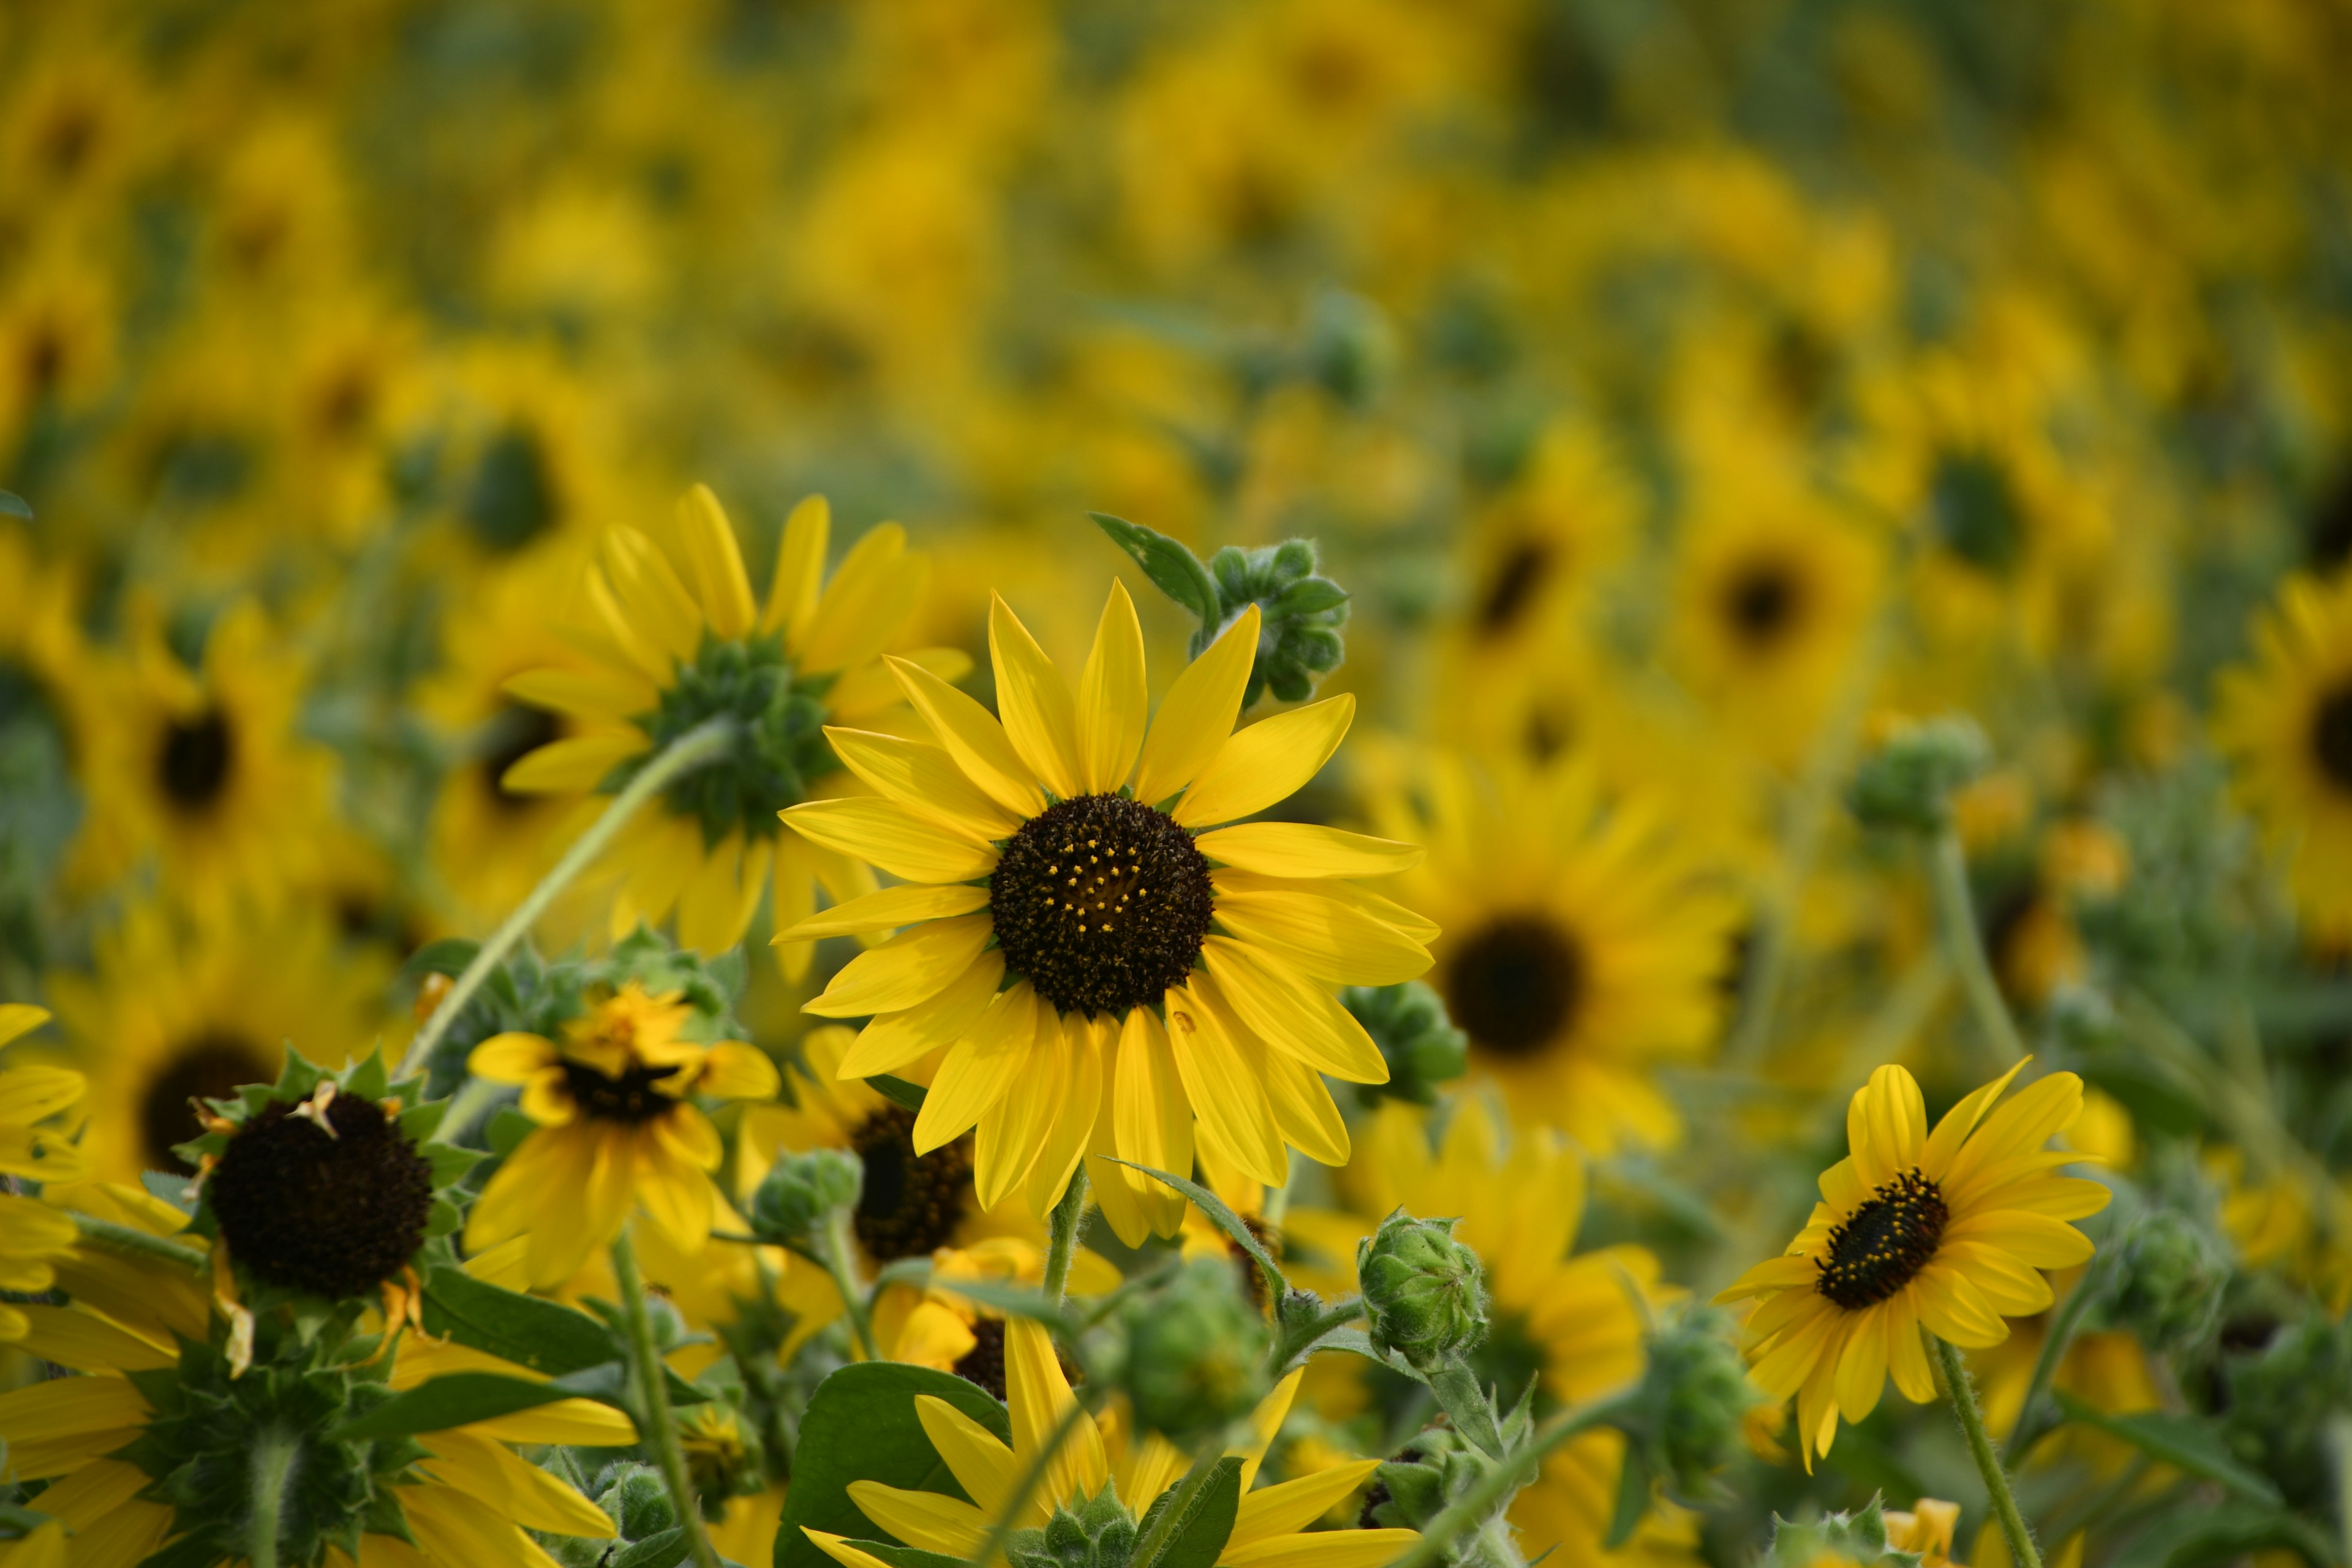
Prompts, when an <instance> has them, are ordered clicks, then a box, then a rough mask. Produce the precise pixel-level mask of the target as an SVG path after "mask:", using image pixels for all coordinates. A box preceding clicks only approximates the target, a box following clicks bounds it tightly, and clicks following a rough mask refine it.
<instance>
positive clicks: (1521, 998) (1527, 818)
mask: <svg viewBox="0 0 2352 1568" xmlns="http://www.w3.org/2000/svg"><path fill="white" fill-rule="evenodd" d="M1426 779H1427V784H1426V788H1425V789H1424V790H1419V791H1409V790H1408V789H1406V788H1404V787H1399V788H1397V789H1394V790H1392V791H1389V792H1386V793H1385V794H1384V795H1382V796H1381V797H1379V798H1376V799H1375V800H1374V801H1373V802H1372V803H1371V804H1372V807H1373V818H1374V821H1375V823H1376V824H1377V825H1379V826H1381V827H1383V828H1384V829H1385V830H1386V831H1387V832H1388V833H1389V834H1390V835H1391V837H1406V836H1408V835H1410V836H1412V837H1421V838H1425V839H1426V840H1427V841H1428V843H1429V844H1430V847H1431V853H1430V858H1429V860H1428V862H1427V864H1425V865H1423V867H1421V868H1419V869H1418V870H1416V871H1413V872H1411V873H1409V874H1408V875H1406V876H1404V877H1402V878H1400V879H1399V880H1398V896H1399V897H1400V898H1401V899H1402V900H1403V902H1404V903H1406V904H1407V905H1409V906H1410V907H1412V909H1414V910H1418V911H1419V912H1420V913H1422V914H1423V915H1426V916H1427V917H1429V919H1430V920H1432V921H1434V922H1436V924H1438V925H1439V926H1442V927H1443V928H1444V931H1445V935H1444V938H1443V939H1442V940H1441V941H1440V942H1438V943H1437V944H1436V954H1437V967H1436V973H1434V974H1433V976H1432V982H1431V983H1432V984H1434V985H1435V986H1436V987H1437V989H1438V990H1439V991H1440V992H1441V993H1443V994H1444V997H1445V1005H1446V1010H1447V1012H1448V1013H1449V1015H1450V1016H1452V1017H1453V1020H1454V1024H1455V1025H1456V1026H1458V1027H1460V1028H1461V1029H1463V1030H1464V1031H1465V1032H1466V1033H1467V1034H1468V1035H1469V1037H1470V1060H1471V1067H1472V1068H1473V1070H1474V1071H1475V1072H1478V1073H1483V1074H1485V1075H1487V1076H1489V1077H1492V1078H1493V1079H1496V1080H1497V1081H1499V1082H1500V1083H1501V1084H1502V1085H1503V1087H1504V1089H1505V1091H1506V1093H1507V1095H1508V1097H1509V1099H1510V1100H1511V1102H1512V1104H1513V1105H1514V1106H1515V1107H1517V1108H1518V1109H1520V1110H1523V1111H1524V1112H1525V1114H1527V1115H1528V1117H1529V1118H1530V1119H1532V1120H1535V1121H1551V1122H1553V1123H1555V1124H1556V1125H1558V1126H1559V1128H1560V1129H1561V1130H1562V1131H1566V1132H1567V1133H1568V1134H1569V1135H1570V1136H1571V1137H1573V1138H1575V1139H1576V1140H1577V1141H1578V1142H1580V1143H1581V1144H1583V1145H1584V1147H1585V1148H1586V1149H1587V1150H1589V1151H1591V1152H1594V1153H1599V1154H1605V1153H1608V1152H1612V1151H1613V1150H1615V1149H1616V1148H1617V1147H1618V1146H1619V1145H1621V1144H1623V1143H1627V1142H1633V1143H1644V1144H1662V1143H1666V1142H1671V1141H1672V1140H1673V1139H1674V1138H1675V1137H1676V1136H1677V1135H1678V1134H1679V1131H1680V1128H1681V1121H1680V1118H1679V1117H1678V1116H1677V1115H1676V1113H1675V1109H1674V1107H1673V1106H1672V1105H1671V1104H1669V1103H1668V1101H1667V1100H1666V1098H1665V1096H1664V1094H1663V1093H1661V1092H1660V1091H1659V1089H1658V1087H1657V1085H1656V1083H1655V1081H1654V1076H1653V1075H1654V1069H1655V1068H1657V1067H1659V1066H1660V1065H1662V1064H1665V1063H1672V1062H1688V1061H1694V1060H1696V1059H1697V1058H1699V1057H1700V1056H1701V1055H1703V1054H1704V1053H1705V1051H1706V1049H1707V1048H1708V1047H1709V1046H1710V1045H1711V1044H1712V1043H1713V1042H1714V1039H1715V1037H1716V1031H1717V1026H1718V1023H1719V1021H1720V1016H1721V1013H1722V1007H1723V994H1722V989H1721V984H1720V977H1721V975H1722V973H1723V972H1724V969H1725V968H1726V966H1727V964H1728V963H1729V961H1730V941H1731V932H1732V928H1733V925H1734V923H1735V921H1737V918H1738V910H1737V908H1736V907H1735V906H1734V904H1733V903H1732V902H1731V900H1729V899H1728V898H1727V897H1726V896H1725V895H1723V894H1722V893H1720V892H1718V891H1717V890H1715V889H1711V888H1710V887H1709V886H1708V885H1707V884H1706V882H1705V881H1704V880H1703V879H1702V878H1701V877H1700V876H1699V874H1698V871H1697V869H1696V868H1695V867H1694V866H1693V865H1692V864H1691V862H1690V860H1689V858H1688V857H1687V856H1685V854H1684V853H1682V852H1681V851H1680V849H1679V848H1678V847H1676V846H1675V844H1674V843H1672V842H1671V841H1670V840H1669V839H1668V838H1667V837H1666V834H1665V831H1664V825H1663V824H1662V823H1661V822H1660V821H1659V820H1658V819H1657V818H1656V817H1655V816H1653V815H1651V814H1650V813H1649V812H1647V811H1645V810H1644V809H1643V807H1642V805H1639V804H1638V803H1631V802H1622V801H1621V802H1618V803H1615V804H1613V805H1612V803H1611V802H1610V801H1609V800H1608V799H1607V798H1605V796H1604V793H1603V791H1602V789H1601V784H1600V782H1599V780H1598V778H1597V776H1596V775H1595V773H1594V772H1593V771H1592V768H1591V765H1590V764H1589V763H1585V762H1583V761H1581V760H1579V759H1576V758H1566V759H1562V760H1560V761H1558V762H1554V763H1549V764H1546V765H1544V766H1541V767H1529V766H1526V765H1523V764H1518V763H1504V764H1502V765H1500V766H1497V767H1495V768H1493V769H1492V770H1491V771H1489V772H1487V773H1484V774H1482V773H1479V772H1478V771H1476V770H1475V769H1474V768H1473V767H1471V766H1470V765H1469V764H1468V763H1465V762H1464V761H1462V760H1461V759H1458V758H1454V757H1441V758H1440V759H1438V760H1437V761H1436V762H1435V763H1433V764H1432V765H1431V766H1430V768H1429V770H1428V772H1427V775H1426Z"/></svg>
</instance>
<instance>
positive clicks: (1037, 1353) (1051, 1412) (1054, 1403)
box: [1004, 1318, 1110, 1504]
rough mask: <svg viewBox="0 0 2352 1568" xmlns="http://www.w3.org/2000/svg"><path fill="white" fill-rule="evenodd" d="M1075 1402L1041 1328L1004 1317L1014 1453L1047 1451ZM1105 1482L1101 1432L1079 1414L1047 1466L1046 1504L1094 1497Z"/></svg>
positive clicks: (1006, 1385) (1089, 1418)
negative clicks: (1066, 1412)
mask: <svg viewBox="0 0 2352 1568" xmlns="http://www.w3.org/2000/svg"><path fill="white" fill-rule="evenodd" d="M1076 1403H1077V1396H1076V1394H1072V1393H1071V1392H1070V1383H1069V1379H1067V1378H1066V1377H1064V1376H1063V1375H1062V1362H1061V1358H1060V1357H1059V1356H1057V1355H1055V1353H1054V1342H1053V1340H1052V1339H1051V1337H1049V1336H1048V1335H1047V1334H1046V1332H1045V1328H1044V1327H1043V1326H1042V1325H1040V1324H1038V1323H1035V1322H1033V1321H1030V1320H1029V1319H1027V1318H1009V1319H1007V1320H1006V1321H1005V1324H1004V1404H1005V1408H1006V1409H1007V1410H1008V1411H1009V1412H1010V1413H1011V1414H1012V1416H1013V1452H1014V1453H1015V1454H1018V1455H1020V1456H1021V1457H1022V1458H1024V1460H1027V1459H1033V1458H1034V1456H1036V1455H1038V1454H1042V1453H1044V1452H1045V1450H1046V1448H1047V1447H1048V1446H1049V1445H1051V1444H1052V1443H1053V1441H1054V1434H1055V1428H1056V1427H1058V1426H1060V1425H1061V1424H1062V1420H1063V1412H1065V1411H1066V1410H1067V1409H1068V1408H1069V1407H1070V1406H1071V1405H1075V1404H1076ZM1108 1479H1110V1464H1109V1461H1108V1458H1106V1457H1105V1455H1104V1452H1103V1440H1102V1432H1101V1430H1100V1429H1099V1428H1098V1427H1097V1426H1095V1423H1094V1418H1093V1417H1092V1416H1090V1415H1080V1416H1079V1417H1078V1419H1077V1424H1076V1426H1075V1427H1073V1428H1072V1430H1071V1431H1070V1433H1069V1435H1068V1436H1066V1437H1065V1438H1064V1439H1063V1440H1062V1443H1061V1446H1060V1447H1058V1448H1057V1449H1055V1453H1054V1457H1053V1458H1052V1459H1050V1460H1049V1461H1047V1463H1046V1466H1045V1500H1046V1501H1047V1502H1048V1503H1049V1504H1050V1503H1057V1502H1067V1501H1071V1500H1075V1499H1077V1498H1082V1497H1092V1496H1093V1495H1094V1494H1095V1493H1097V1492H1098V1491H1100V1490H1101V1489H1102V1486H1103V1483H1104V1482H1105V1481H1107V1480H1108Z"/></svg>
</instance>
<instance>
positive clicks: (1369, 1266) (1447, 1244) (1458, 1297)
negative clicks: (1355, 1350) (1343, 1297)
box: [1356, 1208, 1487, 1371]
mask: <svg viewBox="0 0 2352 1568" xmlns="http://www.w3.org/2000/svg"><path fill="white" fill-rule="evenodd" d="M1458 1223H1460V1222H1459V1221H1457V1220H1453V1219H1415V1218H1414V1217H1413V1216H1412V1215H1409V1214H1407V1213H1405V1212H1404V1210H1403V1209H1402V1208H1400V1209H1398V1210H1396V1211H1395V1212H1394V1213H1392V1214H1391V1215H1389V1216H1388V1217H1387V1218H1386V1219H1384V1220H1382V1221H1381V1226H1380V1228H1379V1229H1378V1230H1376V1231H1374V1232H1373V1233H1372V1234H1371V1235H1370V1236H1368V1237H1365V1238H1364V1239H1363V1241H1362V1242H1360V1243H1359V1244H1358V1246H1357V1247H1356V1278H1357V1279H1358V1281H1359V1282H1360V1284H1361V1286H1362V1288H1363V1292H1364V1315H1365V1318H1366V1321H1368V1322H1369V1323H1370V1334H1371V1338H1372V1342H1373V1343H1374V1344H1376V1345H1379V1346H1381V1348H1382V1349H1384V1350H1387V1351H1390V1352H1393V1353H1394V1354H1397V1355H1400V1356H1402V1357H1403V1358H1404V1359H1405V1360H1406V1361H1408V1362H1410V1363H1412V1364H1413V1365H1414V1366H1416V1367H1420V1368H1422V1369H1423V1370H1424V1371H1426V1370H1428V1369H1430V1368H1433V1367H1435V1366H1436V1365H1438V1363H1441V1362H1443V1361H1446V1360H1448V1359H1451V1358H1453V1357H1455V1356H1460V1355H1465V1354H1467V1353H1468V1352H1471V1351H1473V1350H1475V1349H1476V1348H1477V1346H1478V1345H1479V1343H1480V1342H1482V1341H1484V1340H1485V1339H1486V1327H1487V1302H1486V1270H1485V1268H1483V1267H1482V1266H1481V1265H1480V1263H1479V1261H1478V1255H1477V1254H1476V1253H1475V1252H1473V1251H1472V1250H1471V1249H1470V1248H1469V1247H1465V1246H1464V1245H1463V1244H1462V1243H1460V1242H1458V1241H1456V1240H1454V1226H1455V1225H1456V1224H1458Z"/></svg>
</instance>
